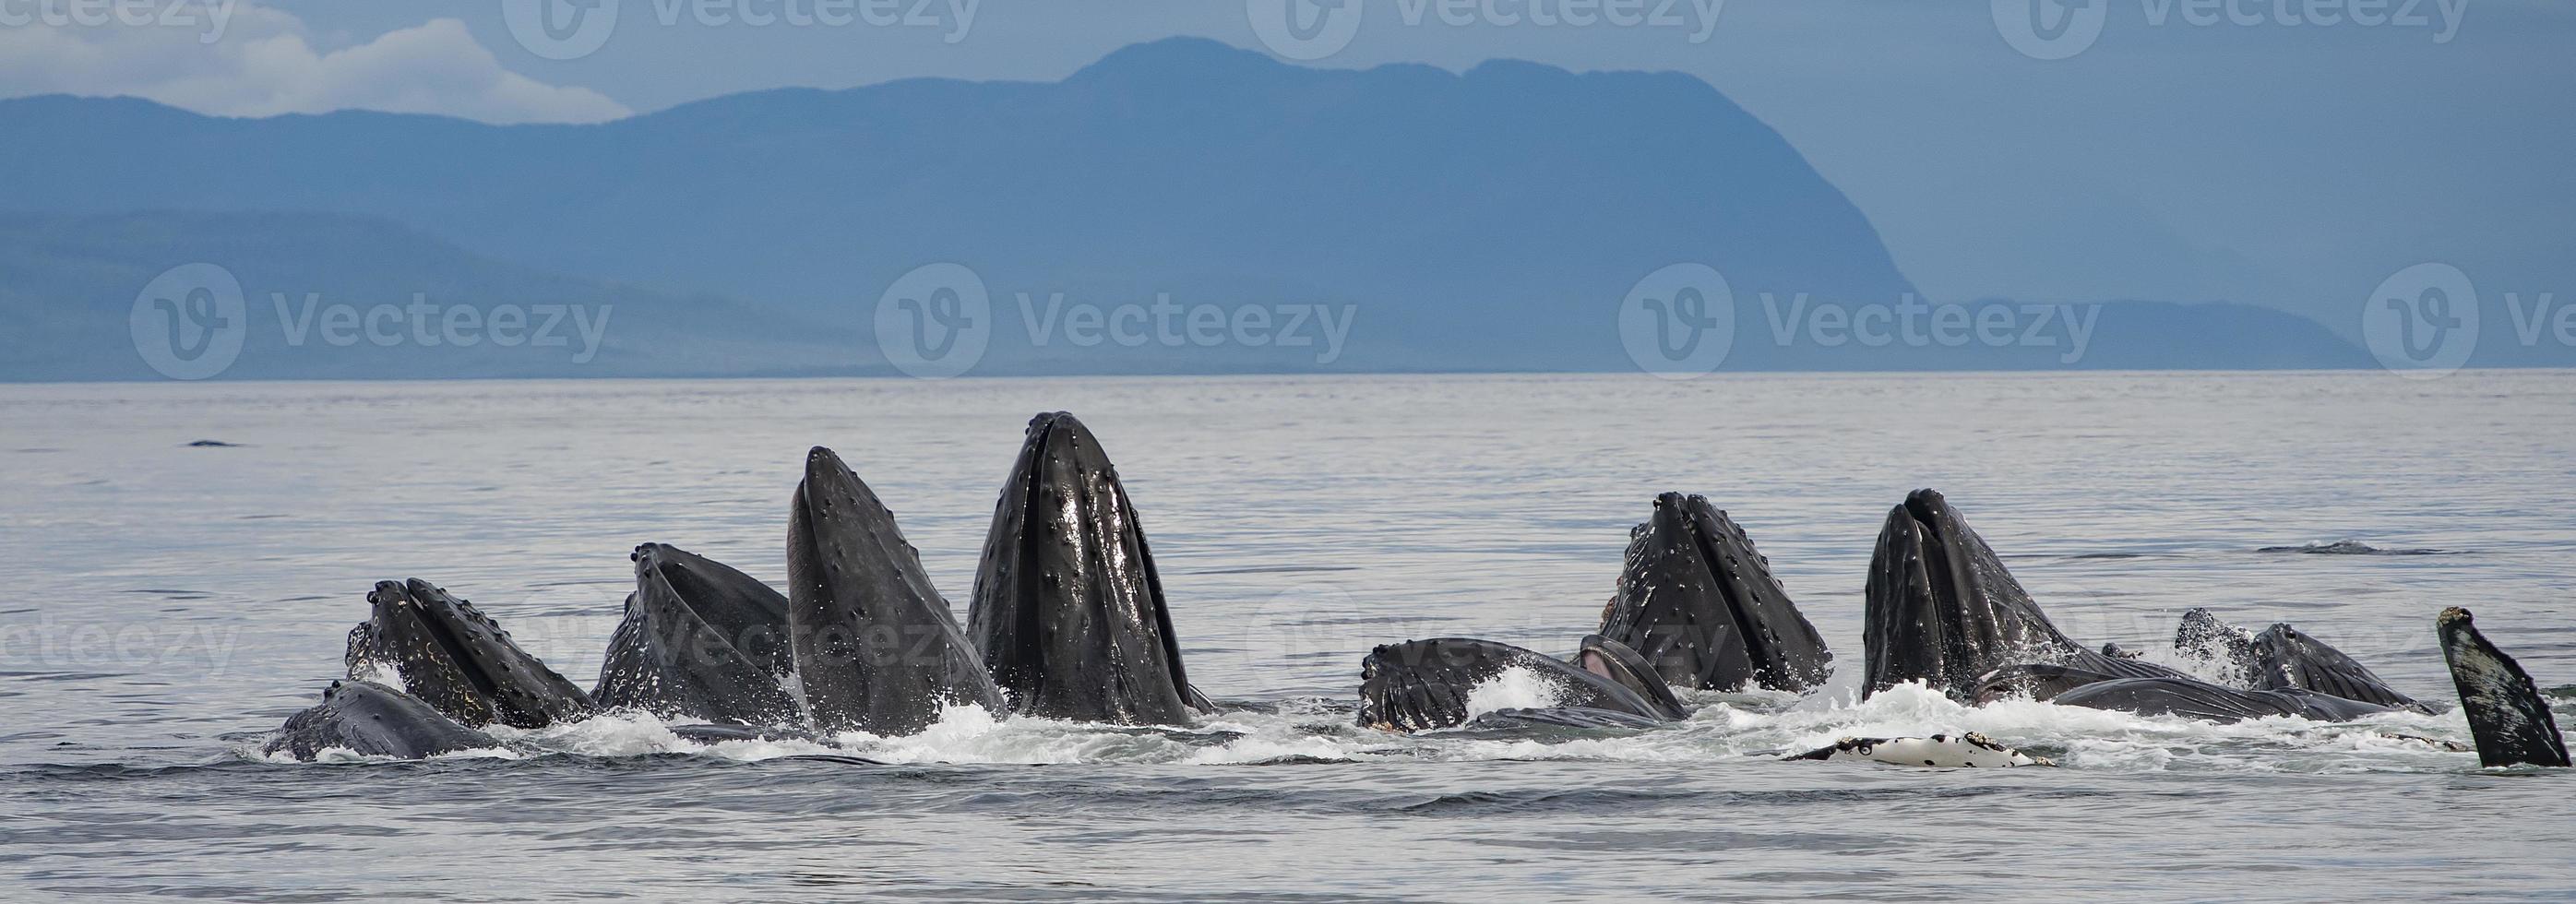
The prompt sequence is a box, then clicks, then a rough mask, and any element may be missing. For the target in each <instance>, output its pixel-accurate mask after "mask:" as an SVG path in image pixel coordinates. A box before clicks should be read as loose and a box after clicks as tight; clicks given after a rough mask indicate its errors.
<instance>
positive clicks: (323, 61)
mask: <svg viewBox="0 0 2576 904" xmlns="http://www.w3.org/2000/svg"><path fill="white" fill-rule="evenodd" d="M211 24H212V22H211V21H210V20H207V19H204V18H202V17H201V18H200V19H199V20H197V21H196V22H194V23H191V24H186V25H166V26H165V25H131V24H119V23H113V22H110V23H106V24H97V25H83V24H79V23H76V22H70V21H63V20H57V21H56V22H55V23H53V24H47V23H46V22H45V21H43V20H41V19H39V20H36V21H31V22H28V23H26V24H23V25H18V24H10V25H0V97H22V96H26V95H31V94H80V95H89V96H109V95H131V96H134V97H141V98H147V99H150V100H154V101H159V102H161V103H165V104H169V105H171V106H174V107H180V108H183V109H187V110H193V111H196V112H199V113H206V114H212V115H217V116H275V115H278V114H283V113H324V112H329V111H332V110H351V109H358V110H383V111H388V112H395V113H432V114H439V115H444V116H457V117H462V118H465V119H474V120H481V121H483V122H491V123H523V122H602V121H606V120H611V119H618V118H621V117H624V116H627V115H630V114H631V113H632V112H633V111H631V110H628V109H627V108H626V107H625V105H623V104H619V103H618V102H616V101H614V100H610V99H609V98H608V97H607V96H606V95H602V94H600V93H599V92H597V91H593V90H590V89H588V88H580V87H572V86H563V85H549V84H545V83H543V82H539V81H537V80H535V79H531V78H528V77H527V76H524V75H520V74H518V73H515V72H511V71H510V70H508V69H506V68H503V67H502V65H501V61H500V60H499V59H498V58H496V57H494V56H493V55H492V52H491V51H490V50H488V49H485V48H484V46H483V44H482V43H481V42H479V41H476V40H475V39H474V35H473V33H472V32H470V31H467V30H466V28H465V23H464V22H462V21H460V20H457V19H433V20H430V21H428V22H425V23H422V24H420V25H415V26H412V27H409V28H401V29H396V30H394V31H389V32H386V33H384V34H382V35H379V36H377V37H376V38H375V39H374V40H370V41H367V42H365V43H362V44H357V45H354V46H350V47H344V48H340V49H336V50H330V51H327V52H326V51H322V50H318V49H316V48H315V47H314V46H313V41H312V40H311V39H310V37H309V35H308V32H307V29H306V28H305V26H304V23H303V22H302V21H301V20H299V19H297V18H296V17H295V16H293V15H291V14H289V13H286V12H282V11H279V10H274V9H267V8H260V7H254V6H251V5H250V4H248V3H242V4H240V5H239V7H237V8H236V9H235V10H234V12H233V14H232V16H231V18H230V20H229V21H226V22H223V23H222V25H221V27H219V28H218V27H210V25H211Z"/></svg>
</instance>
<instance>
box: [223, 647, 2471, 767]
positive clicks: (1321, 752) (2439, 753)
mask: <svg viewBox="0 0 2576 904" xmlns="http://www.w3.org/2000/svg"><path fill="white" fill-rule="evenodd" d="M1562 698H1563V688H1561V687H1558V686H1557V685H1556V684H1555V683H1554V682H1552V681H1550V680H1548V679H1547V678H1546V677H1545V676H1544V675H1541V674H1538V673H1535V672H1531V671H1528V670H1521V669H1515V670H1510V671H1507V672H1505V673H1503V674H1502V675H1499V676H1497V677H1496V678H1494V679H1493V680H1490V681H1487V682H1484V683H1483V684H1480V685H1478V686H1477V687H1476V688H1474V689H1473V690H1472V691H1471V693H1470V694H1469V709H1470V710H1471V711H1472V712H1474V713H1485V712H1492V711H1494V710H1498V709H1508V708H1515V707H1546V706H1556V705H1560V704H1561V701H1562ZM1690 698H1691V700H1692V702H1693V703H1694V704H1696V705H1697V707H1698V708H1697V710H1696V711H1695V712H1693V713H1692V715H1691V716H1690V718H1688V719H1686V720H1684V721H1682V722H1679V723H1676V724H1673V725H1670V726H1662V727H1657V728H1650V729H1642V730H1633V731H1608V732H1602V733H1599V734H1595V735H1580V734H1578V735H1576V736H1571V737H1550V738H1545V739H1537V738H1496V737H1493V736H1491V735H1489V734H1479V733H1472V732H1469V733H1457V732H1429V733H1424V734H1418V735H1412V736H1405V735H1397V734H1391V733H1386V732H1380V731H1376V730H1371V729H1363V728H1357V727H1353V726H1351V725H1350V724H1349V723H1350V716H1349V713H1348V710H1347V709H1346V708H1344V707H1343V706H1341V705H1339V704H1338V703H1337V702H1335V701H1327V700H1295V701H1287V702H1285V703H1283V704H1281V705H1280V706H1279V707H1278V708H1277V709H1276V710H1275V711H1251V710H1239V711H1227V712H1221V713H1217V714H1215V715H1212V716H1209V717H1207V718H1205V719H1202V720H1201V721H1200V723H1199V724H1197V725H1195V726H1190V727H1176V726H1162V727H1150V726H1149V727H1137V726H1113V725H1100V724H1093V723H1081V722H1067V721H1062V720H1056V719H1039V718H1031V717H1024V716H1023V717H1009V718H1002V717H997V716H995V715H994V714H993V713H990V712H987V711H985V710H984V709H983V708H981V707H977V706H951V707H947V708H945V709H943V710H942V711H941V713H940V717H939V720H938V721H937V722H935V723H933V724H932V725H931V726H930V727H929V728H927V729H925V730H923V731H921V732H920V733H917V734H913V735H908V736H903V737H884V736H879V735H874V734H869V733H866V732H844V733H842V734H839V735H836V736H834V737H831V738H829V739H815V740H807V739H793V738H789V739H776V740H760V739H748V740H727V741H717V742H705V741H696V740H691V739H689V738H687V737H685V736H682V735H681V734H679V733H678V732H677V731H676V730H675V729H677V728H679V727H681V725H682V723H672V722H666V721H664V720H661V719H658V718H655V717H653V716H651V715H649V714H645V713H640V712H632V711H621V712H617V713H609V714H603V715H598V716H593V717H591V718H588V719H583V720H581V721H578V722H571V723H564V724H558V725H554V726H549V727H547V728H543V729H534V730H528V729H513V728H506V727H492V728H488V729H487V730H488V731H490V732H491V733H492V734H493V736H494V737H497V738H499V739H501V740H502V741H504V742H507V743H508V744H509V745H510V749H505V750H478V751H463V752H458V753H452V754H447V755H445V756H446V757H447V758H472V757H506V758H518V757H523V756H529V755H542V754H544V753H547V752H561V753H572V754H579V755H585V756H612V757H613V756H642V755H648V754H660V753H683V754H694V755H702V756H708V757H716V758H721V759H727V760H736V761H758V760H767V759H775V758H779V757H793V756H816V755H838V756H855V757H862V758H866V759H871V760H879V761H884V762H889V763H906V764H917V763H953V764H1051V763H1095V764H1097V763H1127V764H1176V765H1193V766H1221V765H1234V764H1255V763H1270V762H1277V761H1280V760H1286V759H1308V760H1326V761H1345V762H1369V761H1389V760H1415V761H1419V760H1433V761H1475V760H1603V761H1626V762H1666V763H1689V762H1701V763H1705V762H1711V761H1720V760H1727V759H1734V758H1740V757H1747V756H1754V755H1776V754H1778V753H1782V752H1797V751H1803V750H1812V749H1815V748H1818V747H1823V746H1826V745H1829V744H1832V743H1834V742H1835V741H1838V740H1840V739H1842V738H1846V737H1919V736H1925V735H1933V734H1957V733H1961V732H1971V731H1973V732H1978V733H1981V734H1984V735H1986V736H1988V737H1991V738H1994V739H1996V740H1997V741H1999V742H2001V743H2004V744H2006V745H2008V746H2012V747H2016V748H2021V749H2024V750H2032V751H2035V752H2037V753H2040V754H2041V755H2047V756H2052V757H2054V758H2055V759H2056V760H2057V761H2058V762H2059V764H2060V765H2062V766H2065V767H2068V768H2072V769H2083V770H2098V771H2106V772H2169V771H2188V772H2248V773H2251V772H2288V773H2311V774H2327V773H2346V772H2369V771H2391V770H2395V771H2445V770H2452V769H2457V768H2459V767H2460V766H2461V765H2462V764H2463V763H2470V762H2474V761H2475V760H2474V756H2475V755H2474V754H2469V753H2463V752H2459V751H2456V750H2450V749H2446V748H2445V747H2443V746H2441V745H2440V744H2439V743H2428V742H2427V741H2424V740H2415V739H2413V738H2429V739H2433V741H2435V742H2440V741H2450V742H2465V741H2467V740H2468V727H2467V725H2466V723H2465V722H2463V721H2462V720H2461V718H2460V717H2459V715H2458V714H2457V713H2448V714H2444V715H2438V716H2430V715H2423V714H2419V713H2412V712H2393V713H2383V714H2379V715H2374V716H2371V717H2369V718H2367V719H2364V720H2361V721H2359V722H2355V723H2325V722H2314V721H2309V720H2306V719H2298V718H2291V717H2276V718H2268V719H2254V720H2249V721H2245V722H2238V723H2233V724H2218V723H2211V722H2199V721H2194V720H2190V719H2184V718H2179V717H2173V716H2140V715H2136V714H2133V713H2123V712H2113V711H2109V710H2097V709H2086V708H2081V707H2068V706H2058V705H2055V704H2050V703H2041V702H2036V701H2031V700H2005V701H2000V702H1996V703H1992V704H1988V705H1986V706H1979V707H1971V706H1963V705H1960V704H1959V703H1958V702H1957V701H1954V700H1951V699H1950V698H1948V697H1946V696H1943V695H1942V694H1941V693H1940V692H1938V691H1934V690H1932V689H1930V688H1927V687H1924V686H1923V685H1921V684H1911V683H1909V684H1903V685H1898V686H1896V687H1893V688H1890V689H1888V690H1885V691H1881V692H1879V693H1877V694H1875V695H1873V696H1871V697H1870V698H1869V699H1867V700H1853V699H1851V697H1850V695H1848V694H1846V693H1837V692H1835V691H1833V690H1827V691H1824V692H1820V693H1817V694H1811V695H1808V696H1805V697H1796V696H1792V695H1787V694H1772V693H1757V694H1708V693H1700V694H1693V695H1690ZM2399 735H2404V736H2411V737H2397V736H2399ZM243 754H244V755H245V756H246V757H248V758H252V759H260V760H266V761H271V762H285V761H287V760H286V758H285V757H284V756H283V755H282V754H278V755H263V754H260V753H259V752H258V751H257V750H256V748H255V747H252V748H248V749H245V750H244V751H243ZM324 759H325V761H327V762H348V761H362V760H374V759H382V758H371V757H359V756H356V755H355V754H350V753H348V752H346V751H334V752H329V753H327V754H326V756H325V757H324Z"/></svg>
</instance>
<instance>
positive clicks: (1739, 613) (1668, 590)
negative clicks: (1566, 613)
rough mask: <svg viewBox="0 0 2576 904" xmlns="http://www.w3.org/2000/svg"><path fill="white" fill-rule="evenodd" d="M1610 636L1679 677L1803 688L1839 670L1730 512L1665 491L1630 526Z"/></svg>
mask: <svg viewBox="0 0 2576 904" xmlns="http://www.w3.org/2000/svg"><path fill="white" fill-rule="evenodd" d="M1601 635H1602V636H1604V637H1607V638H1610V639H1612V640H1615V641H1618V642H1620V643H1623V644H1625V645H1627V646H1628V647H1630V648H1633V649H1635V650H1636V651H1637V652H1638V653H1639V654H1641V655H1643V656H1644V657H1645V658H1646V660H1647V661H1649V662H1652V663H1654V666H1655V669H1656V671H1658V672H1660V673H1661V674H1662V675H1663V677H1664V680H1665V681H1666V682H1669V683H1670V684H1673V685H1677V686H1681V687H1687V688H1705V689H1713V690H1737V689H1741V688H1745V687H1748V686H1751V687H1764V688H1770V689H1773V690H1784V691H1803V690H1807V689H1809V688H1812V687H1816V686H1818V685H1821V684H1823V683H1824V682H1825V680H1826V679H1827V678H1829V677H1831V675H1832V672H1833V653H1832V652H1831V651H1830V650H1828V649H1827V648H1826V647H1825V641H1824V637H1823V636H1822V635H1820V634H1818V633H1817V632H1816V628H1815V626H1814V625H1812V624H1809V623H1808V621H1807V618H1806V616H1805V615H1803V614H1801V613H1799V611H1798V607H1797V606H1796V605H1795V604H1793V603H1791V602H1790V601H1789V595H1788V592H1787V591H1786V590H1784V589H1783V588H1782V587H1781V586H1780V582H1779V581H1778V580H1777V579H1774V578H1773V577H1772V576H1771V567H1770V562H1769V561H1768V560H1766V559H1764V558H1763V557H1762V554H1761V553H1760V552H1758V551H1756V550H1755V549H1754V548H1753V541H1752V540H1751V539H1750V538H1748V537H1747V536H1745V533H1744V529H1743V528H1742V527H1740V526H1738V525H1737V524H1736V523H1735V522H1734V521H1733V520H1732V519H1729V518H1728V517H1727V516H1726V513H1725V512H1723V511H1719V510H1718V509H1717V508H1715V507H1714V506H1711V505H1710V504H1709V501H1708V500H1707V499H1706V498H1704V497H1700V496H1684V495H1682V494H1680V493H1665V494H1662V495H1660V496H1657V497H1655V507H1654V513H1653V515H1652V516H1650V517H1649V518H1648V519H1647V521H1646V522H1645V523H1642V524H1639V525H1637V526H1636V528H1635V529H1633V530H1631V531H1630V532H1629V541H1628V552H1627V555H1626V558H1625V562H1624V564H1623V567H1622V568H1621V569H1620V572H1619V584H1618V592H1617V593H1616V594H1615V595H1613V596H1612V597H1611V600H1610V605H1609V607H1608V608H1607V609H1606V610H1604V611H1603V613H1602V624H1601Z"/></svg>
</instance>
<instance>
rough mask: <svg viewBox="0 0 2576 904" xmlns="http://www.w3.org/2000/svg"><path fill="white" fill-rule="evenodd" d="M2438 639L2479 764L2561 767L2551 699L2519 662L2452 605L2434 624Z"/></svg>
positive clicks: (2563, 755)
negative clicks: (2536, 684)
mask: <svg viewBox="0 0 2576 904" xmlns="http://www.w3.org/2000/svg"><path fill="white" fill-rule="evenodd" d="M2433 629H2434V632H2435V633H2436V634H2438V635H2439V636H2440V637H2441V641H2442V659H2443V661H2444V662H2446V663H2448V664H2449V665H2450V667H2451V683H2452V684H2453V685H2454V686H2456V687H2458V688H2459V691H2460V709H2461V711H2462V712H2463V713H2464V714H2466V715H2467V716H2468V719H2469V734H2470V735H2471V736H2472V737H2474V738H2475V739H2476V740H2477V742H2478V763H2479V764H2480V765H2485V766H2514V765H2521V764H2530V765H2533V766H2565V765H2568V761H2567V742H2566V740H2565V739H2564V738H2561V737H2560V736H2559V734H2558V720H2557V718H2556V717H2554V716H2552V715H2550V713H2549V701H2548V700H2545V699H2542V697H2541V696H2540V690H2539V688H2537V687H2535V686H2534V685H2533V684H2532V683H2531V676H2530V675H2529V674H2527V673H2525V672H2523V670H2522V664H2521V663H2518V662H2515V661H2513V657H2511V656H2507V655H2505V652H2504V651H2503V650H2499V649H2496V646H2495V644H2492V643H2489V642H2487V638H2486V635H2484V634H2481V633H2478V627H2477V624H2476V623H2475V621H2473V620H2472V619H2471V617H2470V615H2469V610H2467V609H2462V608H2460V607H2458V606H2453V607H2451V608H2448V609H2444V610H2442V614H2441V615H2439V616H2436V617H2435V618H2434V620H2433Z"/></svg>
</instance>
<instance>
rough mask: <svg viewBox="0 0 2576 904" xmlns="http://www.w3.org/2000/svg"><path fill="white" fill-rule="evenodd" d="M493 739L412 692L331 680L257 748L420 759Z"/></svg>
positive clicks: (489, 744)
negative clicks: (313, 701) (312, 702)
mask: <svg viewBox="0 0 2576 904" xmlns="http://www.w3.org/2000/svg"><path fill="white" fill-rule="evenodd" d="M499 746H501V742H500V741H498V740H495V739H494V738H493V737H492V736H491V735H488V734H484V733H482V732H480V731H476V730H474V729H471V728H467V727H465V726H464V725H463V724H461V723H459V722H457V721H456V720H455V719H451V718H448V717H447V715H446V714H445V713H441V712H439V711H438V709H437V708H436V707H433V706H431V705H429V704H428V703H427V702H425V701H423V700H421V699H420V698H418V697H414V696H412V695H410V694H406V693H403V692H401V691H398V690H394V689H393V688H389V687H385V686H383V685H380V684H375V683H373V682H367V681H359V680H355V679H351V680H346V681H334V682H331V687H330V689H329V690H325V691H323V692H322V702H320V703H318V704H315V705H313V706H311V707H308V708H306V709H303V710H301V711H298V712H297V713H295V714H294V715H291V716H288V717H286V724H285V725H283V726H281V727H279V728H278V729H277V731H276V732H275V733H274V734H271V735H270V736H269V738H268V741H267V743H266V744H265V745H264V746H263V747H262V748H261V750H262V751H263V752H265V753H271V754H275V753H285V754H287V755H289V756H292V757H295V758H296V759H299V760H311V759H315V758H317V757H319V756H321V755H322V752H323V751H326V750H346V751H349V752H351V753H356V754H360V755H363V756H389V757H401V758H403V759H418V758H421V757H426V756H436V755H438V754H442V753H453V752H455V751H459V750H480V749H489V748H496V747H499Z"/></svg>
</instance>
